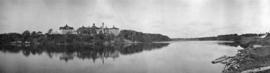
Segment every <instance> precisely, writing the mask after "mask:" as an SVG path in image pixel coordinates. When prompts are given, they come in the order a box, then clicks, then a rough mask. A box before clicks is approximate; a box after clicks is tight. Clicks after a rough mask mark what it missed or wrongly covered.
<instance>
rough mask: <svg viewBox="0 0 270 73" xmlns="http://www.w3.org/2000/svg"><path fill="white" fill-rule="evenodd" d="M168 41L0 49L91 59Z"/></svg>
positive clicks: (116, 55)
mask: <svg viewBox="0 0 270 73" xmlns="http://www.w3.org/2000/svg"><path fill="white" fill-rule="evenodd" d="M168 45H169V43H133V44H125V45H76V44H70V45H56V44H55V45H52V44H50V45H0V51H1V52H4V53H19V52H22V54H23V55H24V56H29V55H38V54H42V53H47V54H48V56H49V57H52V56H53V55H52V54H61V55H62V56H61V57H60V58H59V59H60V60H64V61H69V60H72V59H73V58H74V57H76V58H79V59H92V60H95V59H97V58H103V57H113V58H117V57H119V55H120V54H121V55H130V54H134V53H140V52H143V51H147V50H154V49H159V48H162V47H165V46H168Z"/></svg>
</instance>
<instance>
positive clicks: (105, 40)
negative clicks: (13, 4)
mask: <svg viewBox="0 0 270 73" xmlns="http://www.w3.org/2000/svg"><path fill="white" fill-rule="evenodd" d="M49 32H50V31H48V32H47V33H45V34H43V33H42V32H36V31H32V32H30V31H28V30H26V31H24V32H23V33H21V34H20V33H4V34H0V41H1V42H0V44H26V45H27V44H30V45H32V44H34V45H39V44H43V45H44V44H59V45H67V44H89V45H97V44H123V43H133V42H143V43H145V42H158V41H169V40H170V38H169V37H168V36H165V35H161V34H150V33H142V32H137V31H133V30H122V31H121V32H120V34H119V35H117V36H115V35H112V34H96V35H84V34H49Z"/></svg>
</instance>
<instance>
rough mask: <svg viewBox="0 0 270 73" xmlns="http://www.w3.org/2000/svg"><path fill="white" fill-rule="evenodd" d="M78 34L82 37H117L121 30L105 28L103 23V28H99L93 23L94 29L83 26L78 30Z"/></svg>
mask: <svg viewBox="0 0 270 73" xmlns="http://www.w3.org/2000/svg"><path fill="white" fill-rule="evenodd" d="M77 33H78V34H82V35H96V34H113V35H115V36H117V35H118V34H119V33H120V30H119V28H116V27H114V26H113V27H112V28H107V27H104V23H102V26H101V27H97V26H96V25H95V23H93V25H92V27H84V26H82V27H80V28H78V30H77Z"/></svg>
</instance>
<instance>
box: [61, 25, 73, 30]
mask: <svg viewBox="0 0 270 73" xmlns="http://www.w3.org/2000/svg"><path fill="white" fill-rule="evenodd" d="M59 29H60V30H62V29H64V30H68V29H69V30H70V29H71V30H72V29H74V28H73V27H70V26H68V25H67V24H66V26H64V27H60V28H59Z"/></svg>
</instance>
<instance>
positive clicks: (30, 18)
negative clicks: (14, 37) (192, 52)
mask: <svg viewBox="0 0 270 73" xmlns="http://www.w3.org/2000/svg"><path fill="white" fill-rule="evenodd" d="M102 22H104V23H105V25H106V26H108V27H112V26H116V27H118V28H120V29H131V30H136V31H141V32H146V33H160V34H164V35H167V36H169V37H171V38H189V37H203V36H215V35H220V34H230V33H239V34H242V33H265V32H268V31H270V1H269V0H0V33H9V32H19V33H21V32H23V31H24V30H30V31H42V32H47V31H48V30H49V29H50V28H52V29H54V30H58V29H59V27H61V26H64V25H65V24H68V25H70V26H72V27H74V28H79V27H81V26H92V24H93V23H96V25H97V26H101V23H102Z"/></svg>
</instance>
